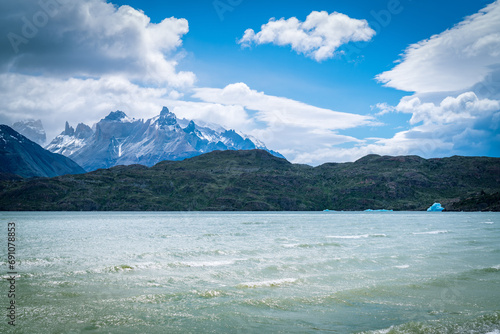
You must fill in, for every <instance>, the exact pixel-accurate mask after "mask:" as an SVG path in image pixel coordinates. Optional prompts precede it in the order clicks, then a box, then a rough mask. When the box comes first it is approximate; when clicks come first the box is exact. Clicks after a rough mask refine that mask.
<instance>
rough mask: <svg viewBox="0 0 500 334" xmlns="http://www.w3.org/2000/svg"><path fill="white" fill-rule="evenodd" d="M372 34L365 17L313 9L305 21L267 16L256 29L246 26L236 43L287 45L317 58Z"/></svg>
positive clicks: (323, 57)
mask: <svg viewBox="0 0 500 334" xmlns="http://www.w3.org/2000/svg"><path fill="white" fill-rule="evenodd" d="M374 35H375V31H374V30H373V29H371V28H370V26H369V25H368V22H367V21H366V20H357V19H352V18H350V17H349V16H347V15H345V14H342V13H337V12H334V13H331V14H328V13H327V12H325V11H321V12H317V11H313V12H311V14H309V15H308V16H307V18H306V20H305V21H304V22H301V21H299V20H298V19H297V18H296V17H291V18H289V19H286V20H285V19H284V18H281V19H279V20H276V19H274V18H272V19H270V20H269V22H268V23H266V24H264V25H262V26H261V31H259V32H258V33H255V31H254V30H253V29H247V30H246V31H245V33H244V35H243V37H242V38H241V39H240V40H239V41H238V43H240V44H242V45H243V46H250V45H251V44H252V43H255V44H266V43H272V44H275V45H280V46H284V45H290V46H291V47H292V49H293V50H294V51H296V52H297V53H302V54H305V55H306V56H308V57H311V58H313V59H315V60H316V61H322V60H326V59H329V58H332V57H334V56H335V52H336V51H337V49H338V48H339V47H340V46H341V45H343V44H346V43H349V42H351V41H353V42H359V41H369V40H370V39H371V38H372V37H373V36H374Z"/></svg>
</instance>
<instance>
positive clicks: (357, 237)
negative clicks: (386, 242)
mask: <svg viewBox="0 0 500 334" xmlns="http://www.w3.org/2000/svg"><path fill="white" fill-rule="evenodd" d="M385 237H387V234H383V233H379V234H359V235H327V236H326V237H325V238H333V239H363V238H385Z"/></svg>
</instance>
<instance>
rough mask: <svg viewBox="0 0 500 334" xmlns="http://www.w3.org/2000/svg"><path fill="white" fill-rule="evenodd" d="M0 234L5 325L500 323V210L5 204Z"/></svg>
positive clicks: (355, 328)
mask: <svg viewBox="0 0 500 334" xmlns="http://www.w3.org/2000/svg"><path fill="white" fill-rule="evenodd" d="M9 222H14V223H15V224H16V243H15V247H16V264H15V266H16V267H15V270H16V271H17V272H18V275H17V277H16V284H15V290H16V293H15V295H16V296H15V302H16V306H17V307H16V322H15V323H16V326H15V330H14V329H13V327H12V326H10V325H8V321H9V319H8V318H7V312H8V310H7V309H6V308H7V307H8V303H9V300H10V299H9V298H8V297H7V294H8V290H9V283H8V281H7V280H6V278H8V277H9V275H8V274H7V271H8V267H7V265H8V263H7V225H8V223H9ZM0 240H1V241H0V245H1V246H0V256H1V261H2V262H1V263H2V272H1V274H2V277H3V278H4V279H2V280H1V282H0V296H1V297H0V301H1V307H2V310H4V311H3V313H4V315H2V318H1V320H0V332H2V333H8V332H13V333H14V332H15V333H359V332H367V333H468V334H469V333H470V334H472V333H481V334H486V333H494V334H500V214H499V213H446V212H443V213H427V212H370V213H365V212H358V213H352V212H314V213H300V212H299V213H281V212H279V213H276V212H272V213H201V212H197V213H185V212H177V213H172V212H161V213H149V212H146V213H144V212H140V213H137V212H135V213H134V212H118V213H116V212H104V213H103V212H83V213H75V212H71V213H69V212H62V213H61V212H57V213H56V212H32V213H23V212H21V213H9V212H2V213H1V231H0Z"/></svg>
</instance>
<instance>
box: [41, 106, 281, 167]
mask: <svg viewBox="0 0 500 334" xmlns="http://www.w3.org/2000/svg"><path fill="white" fill-rule="evenodd" d="M197 122H198V121H197ZM93 129H94V130H93ZM254 148H262V149H265V150H267V148H265V146H264V145H263V144H262V143H261V142H255V143H254V142H253V141H252V139H250V137H248V136H246V135H243V136H242V134H239V133H237V132H236V131H234V130H227V129H224V128H223V127H221V126H220V125H217V124H216V125H214V126H201V125H198V124H197V123H195V122H194V121H192V120H186V119H177V117H176V115H175V114H174V113H172V112H171V111H170V110H168V108H167V107H163V109H162V110H161V112H160V115H158V116H155V117H153V118H151V119H147V120H145V121H144V120H142V119H141V120H136V119H131V118H129V117H128V116H127V115H126V114H125V113H124V112H123V111H119V110H117V111H114V112H111V113H110V114H109V115H108V116H106V117H105V118H103V119H101V120H100V121H99V122H98V123H96V124H95V126H94V127H93V128H90V127H89V126H87V125H85V124H81V123H80V124H78V126H77V128H76V130H73V128H72V127H71V126H70V125H69V124H68V123H66V126H65V130H64V131H63V132H62V133H61V134H60V135H59V136H57V137H56V138H55V139H54V140H53V141H52V142H51V143H50V144H49V145H48V146H47V149H48V150H49V151H51V152H56V153H61V154H63V155H66V156H68V157H70V158H71V159H73V160H74V161H75V162H77V163H78V164H80V166H82V167H83V168H85V169H86V170H87V171H92V170H95V169H98V168H109V167H113V166H116V165H129V164H143V165H146V166H153V165H154V164H156V163H158V162H160V161H162V160H182V159H185V158H189V157H193V156H196V155H199V154H202V153H207V152H211V151H214V150H243V149H254ZM268 151H269V150H268ZM269 152H271V153H272V154H274V155H276V156H279V157H282V156H281V155H280V154H279V153H276V152H273V151H269Z"/></svg>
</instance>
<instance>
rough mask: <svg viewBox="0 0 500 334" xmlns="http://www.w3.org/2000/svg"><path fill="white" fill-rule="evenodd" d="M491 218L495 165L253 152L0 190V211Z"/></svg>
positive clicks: (498, 166) (495, 202)
mask: <svg viewBox="0 0 500 334" xmlns="http://www.w3.org/2000/svg"><path fill="white" fill-rule="evenodd" d="M434 202H439V203H441V204H442V205H443V207H444V208H445V210H447V211H460V210H464V211H490V210H491V211H500V158H487V157H461V156H453V157H450V158H439V159H423V158H420V157H418V156H397V157H391V156H379V155H368V156H366V157H363V158H361V159H359V160H357V161H355V162H349V163H326V164H323V165H320V166H317V167H311V166H308V165H300V164H292V163H290V162H288V161H287V160H285V159H283V158H278V157H275V156H273V155H271V154H270V153H269V152H266V151H263V150H239V151H234V150H226V151H213V152H210V153H206V154H203V155H199V156H196V157H192V158H189V159H185V160H183V161H162V162H160V163H158V164H156V165H154V166H153V167H146V166H143V165H130V166H116V167H112V168H109V169H100V170H97V171H93V172H90V173H85V174H78V175H64V176H59V177H55V178H44V179H33V180H14V181H1V182H0V210H78V211H79V210H123V211H126V210H241V211H245V210H277V211H281V210H316V211H317V210H323V209H330V210H365V209H392V210H412V211H413V210H419V211H425V210H426V209H427V208H428V207H429V206H431V205H432V204H433V203H434Z"/></svg>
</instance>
